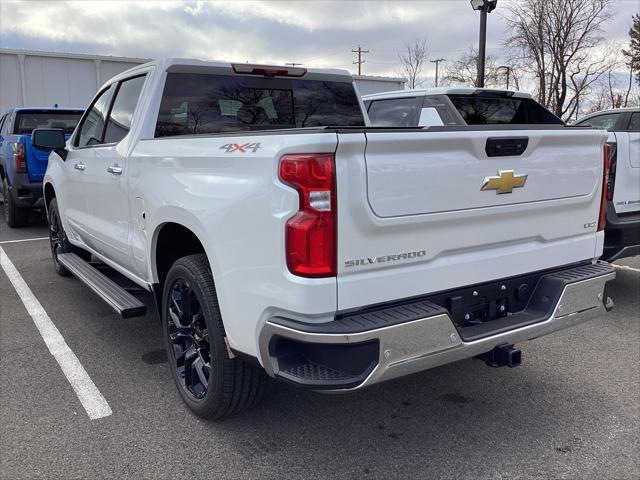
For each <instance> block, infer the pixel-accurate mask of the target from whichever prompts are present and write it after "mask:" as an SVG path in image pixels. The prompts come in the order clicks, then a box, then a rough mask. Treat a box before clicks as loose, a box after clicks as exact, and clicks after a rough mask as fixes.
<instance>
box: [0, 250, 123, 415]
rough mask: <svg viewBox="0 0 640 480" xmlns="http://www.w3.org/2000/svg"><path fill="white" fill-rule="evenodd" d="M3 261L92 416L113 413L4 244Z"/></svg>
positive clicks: (8, 274) (46, 342)
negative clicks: (17, 267)
mask: <svg viewBox="0 0 640 480" xmlns="http://www.w3.org/2000/svg"><path fill="white" fill-rule="evenodd" d="M0 264H1V265H2V269H3V270H4V272H5V273H6V274H7V277H9V280H10V281H11V283H12V284H13V288H15V289H16V292H18V295H19V296H20V300H22V303H23V304H24V306H25V308H26V309H27V312H29V315H31V318H32V319H33V323H35V324H36V327H37V328H38V331H39V332H40V335H41V336H42V339H43V340H44V343H45V344H46V345H47V348H48V349H49V352H51V355H53V358H55V359H56V362H58V365H60V368H61V369H62V373H64V375H65V377H67V380H68V381H69V383H70V384H71V387H73V390H74V391H75V392H76V395H77V396H78V399H79V400H80V403H82V406H83V407H84V409H85V410H86V412H87V415H89V418H90V419H91V420H95V419H97V418H102V417H108V416H109V415H111V413H112V411H111V407H109V404H108V403H107V401H106V400H105V398H104V397H103V396H102V394H101V393H100V390H98V387H96V386H95V384H94V383H93V381H92V380H91V377H89V375H88V374H87V372H86V370H85V369H84V367H83V366H82V364H81V363H80V360H78V357H76V355H75V353H73V351H72V350H71V349H70V348H69V346H68V345H67V342H65V340H64V337H63V336H62V335H61V334H60V332H59V331H58V329H57V328H56V326H55V325H54V323H53V322H52V321H51V319H50V318H49V315H47V312H46V311H45V310H44V308H42V305H40V302H39V301H38V299H37V298H36V297H35V295H34V294H33V292H32V291H31V289H30V288H29V286H28V285H27V283H26V282H25V281H24V279H23V278H22V275H20V272H18V270H17V269H16V267H15V266H14V265H13V263H12V262H11V260H10V259H9V257H8V256H7V254H6V253H5V252H4V250H3V248H2V247H0Z"/></svg>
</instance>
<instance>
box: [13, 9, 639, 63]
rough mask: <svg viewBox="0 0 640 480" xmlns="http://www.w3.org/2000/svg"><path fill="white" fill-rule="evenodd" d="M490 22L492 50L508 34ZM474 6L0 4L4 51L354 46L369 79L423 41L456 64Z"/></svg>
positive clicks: (285, 50)
mask: <svg viewBox="0 0 640 480" xmlns="http://www.w3.org/2000/svg"><path fill="white" fill-rule="evenodd" d="M508 1H509V0H500V1H499V3H498V9H497V10H496V11H495V12H493V13H492V14H490V16H489V35H488V52H489V53H490V54H492V55H495V56H496V57H500V55H501V48H500V42H501V40H502V39H503V38H504V37H505V35H506V25H505V20H504V18H503V17H502V15H501V13H500V7H501V5H502V6H504V4H506V3H507V2H508ZM639 5H640V1H639V0H614V13H615V16H614V18H613V19H612V21H611V22H610V23H609V24H608V25H607V28H606V31H605V32H604V37H605V38H606V39H607V40H617V41H620V42H624V43H626V42H627V38H628V37H627V32H628V30H629V27H630V25H631V16H632V15H633V14H634V13H637V12H638V11H639V10H640V6H639ZM477 32H478V14H477V12H474V11H473V10H472V9H471V6H470V5H469V1H468V0H423V1H412V2H405V1H248V0H247V1H244V0H235V1H231V0H227V1H209V2H204V1H199V2H182V1H180V2H178V1H176V2H172V1H163V2H155V1H139V2H130V1H73V2H58V1H47V2H38V1H31V0H30V1H10V0H0V47H2V48H15V49H29V50H46V51H60V52H73V53H90V54H103V55H117V56H129V57H142V58H156V57H160V56H179V57H194V58H200V59H209V60H213V59H216V60H233V61H249V62H260V63H279V64H282V63H285V62H299V63H304V64H305V65H307V66H315V67H337V68H347V69H350V70H352V71H353V70H354V68H355V66H354V65H352V61H353V60H354V59H355V55H354V54H352V53H351V50H352V49H353V48H357V46H358V45H359V44H360V45H362V47H363V49H367V50H370V53H369V54H367V55H366V56H365V59H366V63H365V64H364V65H363V73H365V74H371V75H395V74H396V72H397V71H398V65H397V63H398V62H397V53H398V52H399V51H401V50H402V49H403V45H404V44H405V42H407V41H411V40H412V39H415V38H418V37H426V38H427V41H428V49H429V55H430V57H431V58H440V57H442V58H449V59H452V58H454V57H456V56H458V55H460V53H462V51H464V50H465V49H466V47H468V46H471V45H475V44H476V43H477Z"/></svg>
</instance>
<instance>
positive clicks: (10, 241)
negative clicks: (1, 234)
mask: <svg viewBox="0 0 640 480" xmlns="http://www.w3.org/2000/svg"><path fill="white" fill-rule="evenodd" d="M37 240H49V237H38V238H23V239H21V240H5V241H3V242H0V245H4V244H5V243H20V242H35V241H37Z"/></svg>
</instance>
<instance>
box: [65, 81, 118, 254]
mask: <svg viewBox="0 0 640 480" xmlns="http://www.w3.org/2000/svg"><path fill="white" fill-rule="evenodd" d="M115 89H116V86H115V85H110V86H108V87H106V88H105V89H104V90H103V91H102V92H100V93H99V94H98V95H97V96H96V98H95V99H94V101H93V103H92V104H91V106H90V107H89V108H88V109H87V112H86V113H85V115H84V116H83V118H82V120H81V121H80V124H79V125H78V128H77V131H76V134H75V135H74V138H73V140H72V142H71V145H70V146H69V148H68V150H69V152H68V154H67V158H66V159H65V161H64V166H63V168H64V169H65V171H66V172H65V175H62V176H61V178H60V182H62V185H60V184H57V185H56V192H57V193H56V195H57V199H58V204H59V206H60V211H61V212H63V222H64V228H65V230H66V232H67V234H68V235H70V236H71V237H73V238H75V239H76V240H80V241H81V242H82V243H85V244H86V245H89V246H90V247H93V242H92V241H91V237H90V235H89V233H88V223H89V220H88V216H89V212H88V209H87V195H88V192H89V190H88V189H87V188H86V173H87V169H88V168H89V167H90V166H93V164H94V163H95V157H96V150H98V149H99V148H101V147H102V137H103V134H104V127H105V124H106V118H107V115H108V112H109V107H110V105H111V100H112V99H113V94H114V91H115Z"/></svg>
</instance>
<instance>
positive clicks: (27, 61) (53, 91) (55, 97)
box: [0, 48, 405, 112]
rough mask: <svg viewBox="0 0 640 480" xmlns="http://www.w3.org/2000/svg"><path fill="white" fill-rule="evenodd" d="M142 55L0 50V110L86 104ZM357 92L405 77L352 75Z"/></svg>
mask: <svg viewBox="0 0 640 480" xmlns="http://www.w3.org/2000/svg"><path fill="white" fill-rule="evenodd" d="M148 61H149V60H148V59H145V58H128V57H110V56H104V55H82V54H75V53H57V52H39V51H29V50H11V49H5V48H3V49H0V112H4V111H5V110H7V109H9V108H12V107H51V106H53V105H54V104H58V106H60V107H81V108H84V107H86V106H87V104H88V103H89V101H90V100H91V98H92V97H93V95H94V94H95V93H96V91H97V90H98V88H99V87H100V86H101V85H102V84H103V83H104V82H106V81H107V80H108V79H109V78H111V77H113V76H114V75H116V74H118V73H120V72H122V71H124V70H127V69H128V68H131V67H133V66H135V65H138V64H140V63H145V62H148ZM354 78H355V80H356V83H357V84H358V89H359V91H360V94H361V95H367V94H370V93H377V92H384V91H389V90H399V89H403V88H404V84H405V80H403V79H397V78H389V77H371V76H365V75H360V76H358V75H355V76H354Z"/></svg>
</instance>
